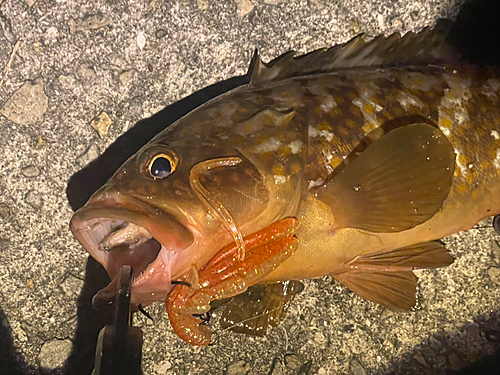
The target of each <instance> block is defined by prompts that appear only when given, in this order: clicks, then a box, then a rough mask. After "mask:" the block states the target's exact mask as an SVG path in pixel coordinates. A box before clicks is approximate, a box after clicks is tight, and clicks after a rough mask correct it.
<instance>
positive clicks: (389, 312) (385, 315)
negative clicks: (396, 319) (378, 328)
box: [380, 308, 394, 320]
mask: <svg viewBox="0 0 500 375" xmlns="http://www.w3.org/2000/svg"><path fill="white" fill-rule="evenodd" d="M393 315H394V311H392V310H389V309H388V308H385V309H384V311H382V314H381V315H380V320H386V319H389V318H390V317H391V316H393Z"/></svg>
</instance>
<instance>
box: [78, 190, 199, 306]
mask: <svg viewBox="0 0 500 375" xmlns="http://www.w3.org/2000/svg"><path fill="white" fill-rule="evenodd" d="M125 222H128V223H133V224H136V225H138V226H141V227H142V228H144V229H146V230H147V231H148V232H149V233H150V234H151V236H152V237H153V238H154V239H155V240H156V241H158V242H159V243H160V244H161V249H160V251H159V252H158V254H157V256H156V259H155V260H154V261H153V262H151V263H150V264H149V265H148V266H147V267H146V268H145V269H143V270H141V271H140V273H139V274H137V275H135V276H134V278H133V281H132V287H133V289H132V303H133V304H135V305H138V304H142V305H143V306H146V305H148V304H151V303H153V302H154V301H156V300H158V299H160V298H162V297H163V296H164V295H166V294H168V292H169V291H170V289H171V284H170V281H171V276H172V267H173V264H174V262H175V259H176V258H177V253H178V252H179V251H182V250H184V249H186V248H187V247H189V246H190V245H191V244H192V243H193V241H194V236H193V233H192V232H191V231H190V230H189V229H188V228H187V227H186V226H184V225H183V224H182V223H180V222H179V221H178V220H177V219H176V218H175V216H174V215H173V214H171V213H168V212H166V211H164V210H162V209H161V208H158V207H156V206H153V205H151V204H149V203H146V202H143V201H141V200H139V199H137V198H134V197H131V196H125V195H123V194H119V193H109V192H107V193H105V194H98V195H97V196H93V197H92V198H91V199H90V200H89V202H87V204H86V205H85V206H84V207H82V208H80V209H79V210H77V211H76V212H75V213H74V215H73V217H72V218H71V221H70V225H69V226H70V229H71V231H72V232H73V235H74V236H75V238H76V239H77V240H78V241H79V242H80V244H81V245H82V246H83V247H84V248H85V249H86V250H87V252H89V253H90V255H91V256H92V257H94V258H95V259H96V260H97V261H98V262H99V263H101V264H102V265H103V267H104V268H105V269H106V271H107V273H108V275H109V276H110V277H111V278H112V279H114V278H115V277H117V275H116V271H115V268H116V267H114V266H113V264H111V262H112V261H111V262H110V259H109V258H110V253H109V252H107V251H103V250H100V249H99V248H98V245H99V243H100V241H102V238H103V236H106V233H109V230H111V228H113V225H114V224H117V223H118V224H120V223H125ZM95 223H103V224H104V228H107V229H108V231H107V232H106V229H105V230H104V231H103V232H101V233H97V232H99V230H97V229H94V227H93V225H94V224H95ZM165 228H169V230H168V231H165ZM103 233H104V234H103ZM111 251H113V250H111ZM110 285H111V284H110ZM160 285H161V286H160Z"/></svg>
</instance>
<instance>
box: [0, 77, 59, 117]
mask: <svg viewBox="0 0 500 375" xmlns="http://www.w3.org/2000/svg"><path fill="white" fill-rule="evenodd" d="M48 107H49V98H48V97H47V95H45V92H44V89H43V81H42V79H41V78H38V79H37V80H35V81H34V82H31V81H27V82H25V83H24V84H23V85H22V86H21V87H20V88H19V89H18V90H17V91H15V92H14V94H12V96H11V97H10V99H9V100H8V101H7V103H5V105H4V106H3V107H2V109H0V113H1V114H2V115H4V116H5V117H7V118H8V119H9V120H10V121H13V122H15V123H17V124H20V125H30V124H33V123H36V122H39V121H41V120H42V119H43V115H44V114H45V112H46V111H47V108H48Z"/></svg>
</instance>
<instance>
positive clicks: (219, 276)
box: [165, 218, 298, 345]
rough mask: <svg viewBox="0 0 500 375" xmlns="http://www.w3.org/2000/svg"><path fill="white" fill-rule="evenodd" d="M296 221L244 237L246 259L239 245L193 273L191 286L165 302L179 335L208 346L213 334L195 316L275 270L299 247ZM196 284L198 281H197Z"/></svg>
mask: <svg viewBox="0 0 500 375" xmlns="http://www.w3.org/2000/svg"><path fill="white" fill-rule="evenodd" d="M296 225H297V221H296V220H295V219H293V218H286V219H283V220H280V221H277V222H275V223H273V224H271V225H269V226H268V227H266V228H264V229H262V230H260V231H258V232H255V233H252V234H250V235H248V236H246V237H244V239H243V240H244V243H245V248H246V256H245V259H244V260H240V259H239V257H238V248H239V247H238V246H237V245H236V244H231V245H229V246H226V247H224V248H223V249H222V250H221V251H219V252H218V253H217V254H216V255H215V256H214V257H213V258H212V260H210V261H209V262H208V263H207V264H206V265H205V266H204V267H202V268H201V269H200V270H199V271H198V272H196V270H192V271H191V273H190V275H188V279H189V280H191V281H194V282H193V283H191V287H187V286H185V285H178V286H176V287H175V288H174V290H173V291H172V293H171V294H170V296H169V297H168V298H167V300H166V301H165V303H166V307H167V312H168V315H169V318H170V323H171V324H172V327H173V329H174V331H175V332H176V333H177V335H178V336H179V337H180V338H181V339H183V340H184V341H186V342H188V343H190V344H192V345H208V344H209V343H210V338H211V333H210V331H209V330H208V328H207V327H205V326H203V325H200V324H201V320H200V319H199V318H197V317H193V316H192V314H203V313H205V312H207V311H209V310H210V302H211V301H215V300H220V299H224V298H229V297H233V296H235V295H238V294H240V293H242V292H244V291H245V290H246V289H247V288H248V287H250V286H252V285H254V284H256V283H258V282H259V281H260V280H261V279H262V278H264V277H265V276H267V275H268V274H269V273H271V272H272V271H274V270H275V269H276V268H277V267H278V266H279V265H280V264H281V263H282V262H283V261H284V260H286V259H287V258H288V257H290V256H291V255H292V254H293V252H294V250H295V249H296V247H297V245H298V241H297V239H296V238H295V237H294V236H293V233H294V230H295V227H296ZM196 281H197V282H196Z"/></svg>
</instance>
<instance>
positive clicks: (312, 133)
mask: <svg viewBox="0 0 500 375" xmlns="http://www.w3.org/2000/svg"><path fill="white" fill-rule="evenodd" d="M307 133H308V135H309V137H312V138H314V137H324V138H326V140H327V141H328V142H331V141H332V139H333V137H334V135H333V133H330V132H329V131H327V130H318V129H316V128H315V127H314V126H309V129H308V131H307Z"/></svg>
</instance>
